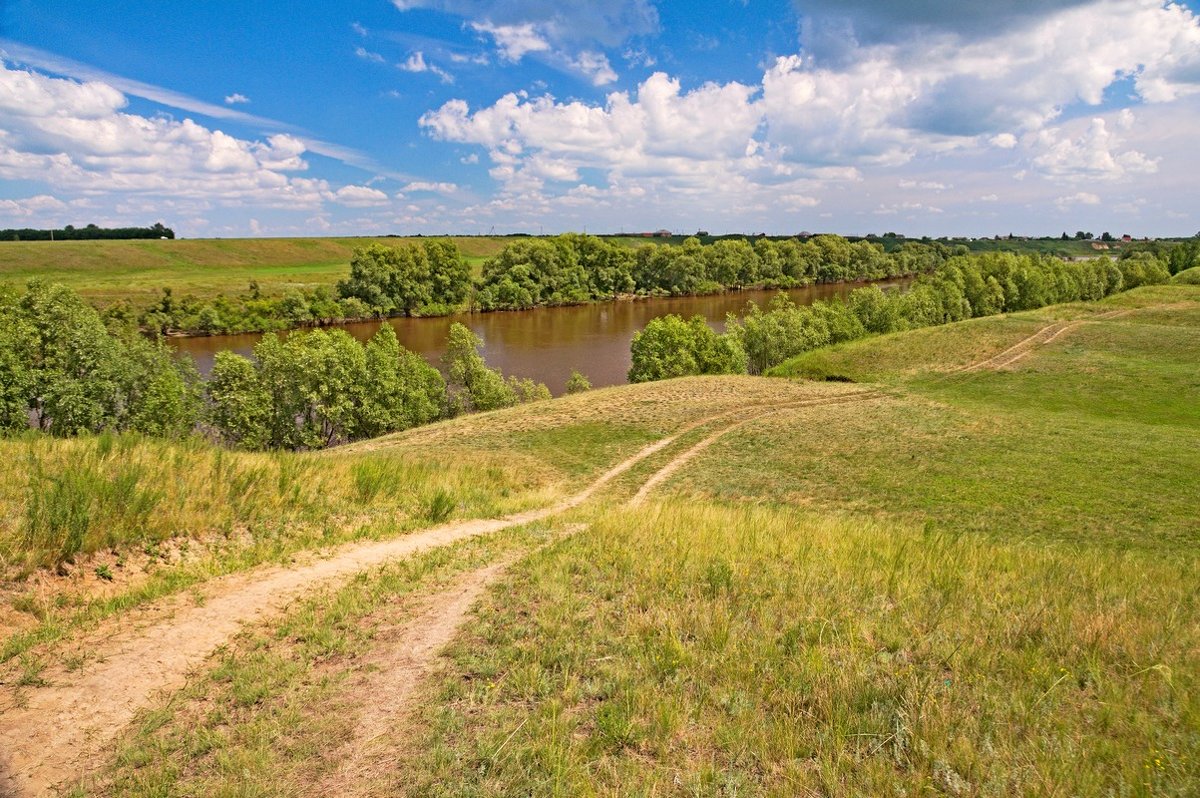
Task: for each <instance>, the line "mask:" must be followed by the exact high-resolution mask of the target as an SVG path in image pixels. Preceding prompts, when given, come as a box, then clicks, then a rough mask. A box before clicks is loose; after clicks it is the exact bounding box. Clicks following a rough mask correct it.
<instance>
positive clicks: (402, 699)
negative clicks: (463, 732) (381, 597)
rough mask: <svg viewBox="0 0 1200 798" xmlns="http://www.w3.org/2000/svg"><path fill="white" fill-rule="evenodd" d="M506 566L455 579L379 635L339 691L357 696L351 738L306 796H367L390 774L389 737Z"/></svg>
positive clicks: (391, 753)
mask: <svg viewBox="0 0 1200 798" xmlns="http://www.w3.org/2000/svg"><path fill="white" fill-rule="evenodd" d="M510 563H511V561H505V562H497V563H493V564H491V565H489V566H487V567H486V568H481V569H480V570H478V571H473V572H471V573H469V574H466V575H465V576H463V577H461V578H459V579H458V580H457V581H456V582H455V583H454V584H453V585H452V586H451V587H450V588H448V589H446V590H444V591H442V592H440V593H438V594H436V595H434V596H431V597H429V598H428V599H426V600H425V601H424V602H422V605H421V607H419V608H418V609H417V610H416V611H415V612H413V613H412V615H411V617H410V618H409V619H408V620H407V621H406V622H405V623H404V624H403V625H402V626H400V627H398V628H394V629H390V630H386V631H384V632H383V633H382V634H381V635H380V636H379V638H377V640H378V644H377V645H376V646H375V648H374V650H373V652H372V653H371V654H370V655H369V656H368V657H366V658H365V659H364V660H363V662H362V664H361V665H360V667H359V672H358V675H357V676H356V677H354V678H353V679H351V680H350V681H349V682H348V683H347V684H346V685H345V687H344V690H343V691H344V692H345V693H346V694H349V695H354V696H361V697H363V698H364V699H365V700H364V703H362V704H361V705H360V707H359V712H358V717H357V718H356V728H355V733H354V737H353V738H352V739H351V740H349V741H348V742H347V743H345V744H344V745H342V746H341V747H340V748H339V749H338V750H337V751H334V752H332V753H331V754H329V758H330V759H333V760H335V761H338V763H339V764H338V767H337V769H336V770H335V771H334V772H333V773H331V774H330V775H329V776H328V777H327V778H325V779H323V780H322V781H320V782H319V783H317V784H314V785H310V786H309V788H308V789H307V790H306V791H305V794H306V795H312V796H325V795H339V796H362V795H369V794H372V792H373V789H372V788H377V787H380V786H382V785H383V782H384V780H385V779H386V778H387V777H388V776H389V775H394V773H395V762H396V759H397V751H396V749H395V747H394V745H392V743H393V742H394V741H393V740H392V735H393V734H395V732H396V730H397V727H398V726H402V725H403V724H404V723H406V721H407V718H408V715H409V713H410V712H411V710H412V703H411V699H412V697H413V692H414V690H415V689H416V687H417V685H418V684H419V683H420V681H421V680H422V679H423V678H424V677H425V676H426V675H427V674H428V673H429V671H430V670H431V669H432V667H433V665H434V663H435V661H436V657H437V655H438V653H439V652H440V651H441V650H442V649H443V648H445V647H446V646H447V645H448V644H449V643H450V641H451V640H452V639H453V638H454V635H455V633H456V632H457V631H458V628H459V627H460V626H461V625H462V623H463V621H464V620H465V619H466V617H467V613H468V612H470V610H471V608H472V607H473V606H474V605H475V602H476V601H477V600H478V599H479V597H480V596H482V595H483V593H484V591H485V590H487V588H488V587H490V586H491V584H492V583H493V582H495V581H496V579H497V578H498V577H499V576H500V575H501V574H503V573H504V571H505V569H506V568H507V567H508V565H509V564H510Z"/></svg>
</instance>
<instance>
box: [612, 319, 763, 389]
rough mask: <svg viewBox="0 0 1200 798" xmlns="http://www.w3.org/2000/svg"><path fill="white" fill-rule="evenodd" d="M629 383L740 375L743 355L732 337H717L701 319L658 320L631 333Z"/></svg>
mask: <svg viewBox="0 0 1200 798" xmlns="http://www.w3.org/2000/svg"><path fill="white" fill-rule="evenodd" d="M630 350H631V353H632V359H633V364H632V366H631V367H630V369H629V381H630V382H649V381H650V380H663V379H669V378H671V377H684V376H688V375H693V374H744V373H745V372H746V367H747V366H746V353H745V351H744V350H743V349H742V347H741V343H740V341H739V340H738V337H737V336H736V335H718V334H717V333H716V332H715V331H714V330H713V329H712V328H711V327H709V326H708V324H707V323H706V322H705V321H704V317H702V316H694V317H692V318H691V319H689V320H687V321H684V319H683V318H682V317H680V316H677V315H675V314H670V315H667V316H660V317H659V318H657V319H654V320H652V321H651V322H650V323H649V324H647V325H646V327H645V329H643V330H642V331H641V332H638V333H635V334H634V336H633V342H632V344H631V345H630Z"/></svg>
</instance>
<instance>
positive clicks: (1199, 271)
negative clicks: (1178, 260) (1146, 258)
mask: <svg viewBox="0 0 1200 798" xmlns="http://www.w3.org/2000/svg"><path fill="white" fill-rule="evenodd" d="M1171 282H1172V283H1173V284H1175V285H1200V266H1195V267H1193V268H1191V269H1184V270H1183V271H1181V272H1179V274H1176V275H1175V276H1174V277H1172V278H1171Z"/></svg>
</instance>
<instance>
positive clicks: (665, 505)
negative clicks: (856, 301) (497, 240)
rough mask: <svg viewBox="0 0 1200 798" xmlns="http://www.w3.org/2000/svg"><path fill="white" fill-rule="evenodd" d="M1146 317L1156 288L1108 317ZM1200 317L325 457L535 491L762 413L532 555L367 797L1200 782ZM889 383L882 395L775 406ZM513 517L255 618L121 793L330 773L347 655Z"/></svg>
mask: <svg viewBox="0 0 1200 798" xmlns="http://www.w3.org/2000/svg"><path fill="white" fill-rule="evenodd" d="M1118 308H1125V309H1130V310H1131V311H1132V312H1130V313H1129V314H1126V315H1123V316H1120V317H1116V318H1107V319H1101V318H1097V317H1098V316H1099V314H1101V313H1104V312H1107V311H1111V310H1114V309H1118ZM1057 320H1072V321H1080V322H1082V323H1080V324H1078V325H1077V326H1075V327H1072V328H1071V329H1070V330H1068V331H1067V332H1065V333H1064V334H1063V335H1061V336H1060V337H1059V338H1057V339H1056V340H1055V341H1053V342H1052V343H1050V344H1048V345H1046V346H1042V347H1039V348H1037V349H1035V350H1034V351H1032V352H1031V354H1030V355H1029V356H1028V357H1026V358H1024V359H1023V360H1021V361H1019V362H1018V363H1016V364H1014V365H1013V366H1011V367H1009V368H1006V369H1003V370H999V371H978V372H970V373H965V372H955V371H954V369H955V368H957V367H959V366H962V365H966V364H968V363H972V362H977V361H979V360H981V359H983V358H985V357H988V356H989V355H992V354H995V353H997V352H1000V351H1002V350H1004V349H1006V348H1007V347H1009V346H1011V345H1012V344H1014V343H1016V342H1017V341H1019V340H1021V339H1023V338H1025V337H1027V336H1029V335H1030V334H1031V333H1033V332H1035V331H1037V330H1038V329H1041V328H1042V327H1044V326H1045V325H1047V324H1051V323H1053V322H1055V321H1057ZM1197 327H1200V290H1197V289H1193V288H1189V287H1187V286H1160V287H1156V288H1150V289H1139V290H1137V291H1133V292H1129V293H1128V294H1124V295H1121V296H1120V297H1114V298H1112V299H1110V300H1108V301H1106V302H1103V303H1097V304H1094V305H1082V304H1076V305H1067V306H1059V307H1055V308H1046V309H1042V310H1040V311H1036V312H1033V313H1029V314H1015V315H1013V316H1008V317H997V318H991V319H980V320H975V321H972V322H967V323H963V324H958V325H950V326H947V327H941V328H932V329H928V330H919V331H913V332H909V333H904V334H901V335H895V336H886V337H880V338H874V339H869V340H864V341H857V342H854V343H852V344H848V345H845V346H841V347H835V348H832V349H830V350H824V351H818V352H813V353H809V354H807V355H805V356H803V357H802V358H800V359H798V360H797V361H794V362H792V363H789V364H788V368H789V369H792V371H791V373H793V374H811V375H813V376H817V377H824V376H828V375H838V376H844V377H849V378H852V379H855V380H858V381H860V382H861V383H863V384H858V385H847V384H843V383H827V382H823V381H821V382H806V381H800V380H797V381H791V380H785V379H765V378H750V377H721V378H690V379H682V380H671V381H666V382H662V383H653V384H649V385H638V386H625V387H621V388H612V389H606V390H602V391H595V392H590V393H588V394H583V395H580V396H573V397H567V398H564V399H560V400H554V401H551V402H543V403H536V404H534V405H529V406H523V407H519V408H512V409H509V410H504V411H497V412H494V413H486V414H480V415H478V416H472V417H467V418H462V419H457V420H454V421H451V422H446V423H443V424H438V425H433V426H430V427H426V428H421V429H417V430H411V431H409V432H406V433H403V434H401V435H396V436H390V437H388V438H384V439H380V440H377V441H370V442H365V443H362V444H357V445H355V446H351V447H346V448H345V449H342V450H339V451H338V452H337V453H336V454H331V455H326V457H331V456H336V457H338V458H342V461H343V463H344V469H345V476H344V477H343V479H344V486H343V488H342V490H343V491H345V493H344V496H345V499H343V500H344V501H354V502H359V503H362V504H364V505H365V506H370V503H371V502H372V501H374V500H375V499H374V497H376V496H379V495H383V494H384V492H385V491H386V490H387V489H388V488H387V485H388V480H389V477H388V476H387V475H386V473H383V472H380V471H379V470H378V469H373V468H371V467H368V466H364V465H361V464H360V463H362V462H367V461H369V460H370V459H371V458H379V457H395V458H400V459H402V460H403V461H405V462H414V463H415V462H419V460H420V458H421V457H428V456H431V455H432V453H436V456H437V458H438V459H439V462H457V461H463V462H476V463H477V462H485V461H486V462H489V463H491V462H494V461H493V460H490V459H487V458H496V459H497V460H498V461H499V462H500V465H498V466H497V467H499V468H502V469H504V473H505V474H507V475H508V476H507V477H506V478H507V479H508V480H510V481H511V480H516V479H517V478H518V476H517V475H521V476H522V477H523V478H524V479H526V480H528V484H529V485H532V486H540V490H542V491H544V492H543V493H542V494H541V495H543V496H545V495H563V494H564V493H565V492H566V491H568V490H572V489H575V488H577V487H578V486H580V485H583V484H586V482H587V481H589V480H590V479H592V478H594V476H595V474H597V473H599V472H600V471H602V470H603V469H605V468H607V467H610V466H611V465H612V464H613V463H615V462H618V461H619V460H621V459H622V458H624V457H627V456H629V455H630V454H632V453H633V452H635V451H637V450H638V449H639V448H641V447H642V446H644V445H645V444H646V443H647V442H648V441H651V440H655V439H658V438H661V437H663V436H665V435H669V434H671V433H674V432H679V431H681V430H683V429H684V428H685V427H686V426H688V425H689V424H691V423H693V422H695V421H697V420H699V419H702V418H707V417H710V416H714V415H716V414H718V413H721V412H723V411H728V410H733V411H735V412H734V413H733V414H732V415H730V416H729V417H728V418H726V419H724V420H717V421H710V422H708V423H707V424H705V425H704V426H702V427H699V428H696V429H693V430H691V431H690V432H685V433H684V434H683V435H681V436H680V438H679V439H678V440H677V441H676V442H675V443H674V444H673V445H672V446H670V447H668V448H667V449H665V450H664V451H662V452H660V453H658V454H657V455H656V456H654V457H653V458H650V459H649V460H647V461H646V462H645V463H642V464H641V465H639V466H638V467H636V468H635V469H634V470H633V471H631V472H630V473H628V474H626V475H625V476H624V477H622V478H621V479H620V480H618V481H617V482H616V483H614V484H613V485H612V486H610V487H609V488H608V489H607V490H606V491H604V492H603V494H602V495H601V496H599V497H598V498H597V499H596V500H595V501H594V502H593V503H592V504H590V505H586V506H584V507H582V508H580V509H578V510H576V511H574V512H573V513H572V514H571V515H570V516H568V517H567V518H564V519H562V520H563V521H564V522H569V521H582V522H586V526H585V528H584V529H583V530H582V531H579V532H576V533H575V534H573V535H570V536H568V537H564V538H562V539H558V540H555V541H554V542H552V543H551V544H550V545H548V546H546V547H545V548H542V549H540V550H538V551H536V552H534V553H532V554H529V555H528V556H525V557H524V558H523V559H521V560H519V561H518V562H517V563H516V564H515V565H513V566H512V567H511V568H510V570H509V571H508V572H507V574H506V575H505V576H504V577H503V578H502V580H501V582H500V583H499V584H497V585H496V586H495V587H494V588H493V589H492V590H491V591H490V592H489V593H488V596H487V598H486V599H485V600H484V601H483V603H482V605H481V607H480V608H479V610H478V611H477V613H476V614H475V615H474V616H473V618H472V619H471V620H470V622H469V623H468V624H467V625H466V626H465V627H464V628H463V629H462V630H461V632H460V634H459V636H458V638H457V640H456V642H455V643H454V644H453V645H452V646H451V648H450V649H449V651H448V652H447V656H446V657H445V658H444V660H443V663H442V666H441V670H440V672H439V673H438V674H437V675H436V676H435V677H434V678H433V679H431V680H430V681H429V682H428V683H426V684H425V685H424V687H423V688H422V690H423V692H422V700H421V702H420V707H421V709H420V712H419V713H418V715H417V716H416V717H415V718H413V719H404V720H402V721H400V722H398V723H397V725H396V726H394V727H393V728H391V729H390V730H389V731H387V732H386V733H385V735H384V737H382V738H381V739H380V741H379V745H381V746H383V747H384V750H385V751H386V750H387V749H388V748H389V747H390V749H391V754H392V758H391V761H392V764H391V766H390V767H386V768H383V769H382V770H377V771H375V772H373V773H372V774H370V776H371V781H370V785H369V786H370V787H371V790H369V791H368V793H367V794H378V795H411V796H417V795H420V796H455V797H456V798H462V797H464V796H493V795H513V796H518V795H520V796H527V795H538V796H542V795H547V796H558V795H561V796H568V795H569V796H575V795H583V796H588V795H597V796H617V795H621V796H625V795H645V796H651V795H654V796H697V795H700V796H733V795H737V796H751V795H765V796H792V795H813V796H857V795H880V796H901V795H905V796H913V795H955V796H967V795H969V796H1024V795H1054V796H1064V797H1065V796H1076V795H1079V796H1083V795H1112V796H1147V797H1148V796H1191V795H1195V794H1197V792H1198V791H1200V734H1198V733H1197V729H1200V684H1198V679H1200V564H1198V562H1197V559H1196V556H1195V551H1196V544H1197V542H1200V540H1198V538H1200V527H1198V526H1197V521H1196V519H1197V518H1198V517H1200V500H1198V499H1197V492H1196V489H1195V479H1196V474H1197V473H1200V372H1198V371H1197V369H1196V368H1195V364H1196V363H1197V362H1200V343H1197V340H1198V339H1197V336H1196V334H1195V333H1196V331H1197ZM868 386H877V387H878V388H879V389H880V390H881V392H882V394H883V396H881V397H880V398H877V399H874V400H870V401H862V402H857V403H850V404H841V405H831V406H825V407H808V408H791V409H785V410H781V411H779V412H775V413H767V414H765V415H762V416H760V417H754V414H755V413H758V412H760V410H761V409H762V407H767V406H778V405H781V404H784V403H787V402H794V401H796V400H798V399H801V398H812V397H818V396H822V397H833V396H837V395H840V394H844V393H846V392H854V391H861V390H864V389H865V388H866V387H868ZM755 406H761V407H759V409H753V408H754V407H755ZM744 419H749V420H748V422H747V423H746V424H744V425H743V426H741V427H739V428H738V429H736V430H735V431H733V432H731V433H729V434H728V435H726V436H725V437H723V438H721V439H719V440H718V441H717V442H715V443H714V444H713V445H712V446H710V447H709V448H708V449H706V450H705V451H704V452H703V453H702V454H699V455H698V456H696V457H695V458H694V459H692V460H691V461H690V462H688V464H687V465H686V466H685V467H683V468H682V469H680V470H679V471H678V472H676V473H675V475H674V476H673V477H672V478H671V479H670V480H668V481H667V482H666V483H664V484H663V485H662V486H660V487H659V489H658V492H657V493H656V494H655V495H654V497H653V500H652V501H651V503H649V504H647V505H643V506H641V507H639V508H636V509H630V508H627V507H625V506H624V500H625V499H626V498H627V497H628V496H629V495H631V494H632V492H633V491H634V490H636V489H637V487H638V485H639V483H640V482H641V481H644V480H645V479H646V478H647V477H648V476H649V475H650V474H651V473H653V472H654V470H655V469H657V468H660V467H661V466H663V465H664V464H666V463H667V462H669V461H671V460H672V459H673V458H674V457H676V456H677V455H678V454H679V453H680V452H682V451H684V450H686V449H687V448H688V447H689V446H691V445H693V444H695V443H696V442H698V441H699V440H702V439H703V438H705V437H706V436H707V435H709V434H711V433H712V432H713V431H714V430H716V429H719V428H720V427H721V426H722V424H728V423H731V422H733V421H739V420H744ZM481 458H482V460H481ZM356 464H357V465H356ZM517 484H520V483H517ZM429 510H432V503H430V504H428V505H424V506H422V505H417V506H416V507H415V509H414V510H413V512H417V513H420V512H426V511H429ZM508 534H509V533H506V534H505V535H502V536H497V537H496V538H494V539H489V540H488V541H483V542H476V543H471V544H467V545H465V546H463V547H458V548H456V549H454V550H452V552H444V553H440V554H437V555H434V554H430V555H427V557H435V556H442V557H446V558H449V559H446V560H441V561H440V562H441V564H440V565H437V566H436V567H434V566H432V565H430V563H431V562H434V561H433V560H428V561H427V560H425V559H420V558H418V559H416V560H413V561H411V565H405V566H398V568H400V570H401V571H402V572H403V574H405V575H404V576H403V578H397V577H396V576H395V575H394V574H392V572H390V571H388V572H383V573H381V574H376V575H373V576H368V577H363V578H361V579H359V580H356V581H355V582H354V583H353V584H351V585H349V586H347V587H346V588H345V589H344V590H342V591H338V592H336V593H335V594H333V595H332V597H330V596H329V595H328V594H323V595H322V596H318V597H314V598H313V601H312V602H310V603H306V604H305V605H304V607H302V608H301V609H299V610H298V611H297V612H296V613H292V614H290V615H289V616H288V618H286V619H284V620H283V621H282V622H280V623H279V624H276V625H274V626H272V627H269V628H264V629H259V630H256V631H254V632H253V633H252V634H250V635H249V636H247V637H245V638H244V639H242V640H240V641H238V643H237V644H236V645H234V646H232V647H231V648H230V649H229V650H228V651H227V652H226V653H225V654H223V655H221V656H220V657H219V658H218V659H216V660H214V661H213V662H212V663H211V667H210V668H209V669H207V670H206V671H205V672H204V674H205V675H203V676H202V677H201V678H199V679H197V680H196V681H194V682H193V683H192V684H191V685H190V686H189V687H188V688H187V689H186V690H185V691H184V692H183V693H181V694H179V695H176V696H175V697H173V698H172V699H171V700H170V701H169V702H167V703H166V704H165V705H163V706H161V707H159V708H158V709H157V710H155V711H152V712H149V713H147V714H146V715H144V716H143V718H142V722H141V723H140V724H139V725H138V727H137V728H136V729H135V730H133V731H131V733H130V734H129V735H127V737H126V738H125V740H124V742H123V744H122V747H121V749H120V753H119V755H118V756H117V758H116V759H115V760H114V761H113V762H111V763H109V765H108V767H107V770H106V771H105V775H104V777H103V778H102V779H101V781H100V782H98V783H97V784H96V785H95V786H94V788H93V790H92V792H94V793H96V794H122V795H124V794H133V795H172V794H181V795H187V794H213V795H253V794H279V793H290V792H295V791H302V790H303V789H304V788H305V785H309V786H311V785H313V784H316V783H319V781H320V779H322V778H324V777H326V776H328V774H329V773H330V772H332V769H333V768H334V766H335V764H336V763H335V762H334V761H333V760H334V759H336V751H337V743H338V742H339V741H342V740H345V739H349V738H350V734H351V733H352V729H353V719H352V713H347V712H342V711H340V708H341V707H344V706H348V705H350V704H352V703H353V702H354V701H357V700H360V699H361V696H358V695H357V694H356V693H355V690H356V689H358V688H355V687H353V686H352V684H353V683H352V682H350V681H349V680H348V678H347V676H346V674H348V673H351V672H352V671H353V667H352V665H351V664H350V662H351V661H352V660H353V659H354V658H361V657H367V656H370V655H371V654H372V652H377V651H378V650H379V648H378V647H379V646H380V645H381V644H380V643H379V642H378V641H377V640H376V638H375V637H374V636H373V634H374V630H375V629H377V628H378V625H377V624H378V623H380V622H381V619H382V618H385V617H386V618H402V617H404V616H403V613H404V611H405V609H404V608H405V607H406V606H409V604H408V598H406V597H409V596H413V595H416V592H418V591H425V590H427V588H426V587H419V586H418V584H417V583H420V584H421V585H434V584H441V583H443V581H439V580H444V579H445V578H448V576H449V574H451V573H453V572H456V569H461V568H466V567H469V565H468V563H479V562H483V561H486V560H487V559H489V558H490V557H491V556H493V555H491V554H484V553H483V552H485V551H493V549H491V548H489V547H492V546H499V547H501V548H505V547H507V548H505V550H508V551H525V550H526V549H524V548H522V546H524V545H525V543H523V542H521V541H525V540H527V539H526V538H522V537H521V536H522V535H528V534H531V533H530V532H529V531H528V530H526V531H525V532H513V533H511V534H512V535H513V537H508ZM479 547H481V548H479ZM472 552H474V553H472ZM452 561H453V562H452ZM453 563H459V565H454V564H453ZM405 568H410V569H412V570H410V571H404V570H403V569H405ZM439 569H441V570H439ZM438 574H441V575H440V576H439V575H438ZM430 579H431V580H432V581H427V580H430ZM388 608H390V609H388ZM381 612H385V613H386V615H385V616H381V615H380V614H379V613H381ZM42 662H43V660H41V659H39V658H38V657H37V656H27V657H26V658H25V659H24V660H23V661H22V663H21V665H22V668H23V671H21V673H23V674H25V675H26V676H27V677H28V678H29V679H33V680H36V679H37V678H38V674H39V673H40V672H41V668H42ZM18 678H20V677H19V676H18ZM344 786H345V787H346V789H347V790H348V789H349V788H350V787H351V786H353V785H344Z"/></svg>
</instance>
